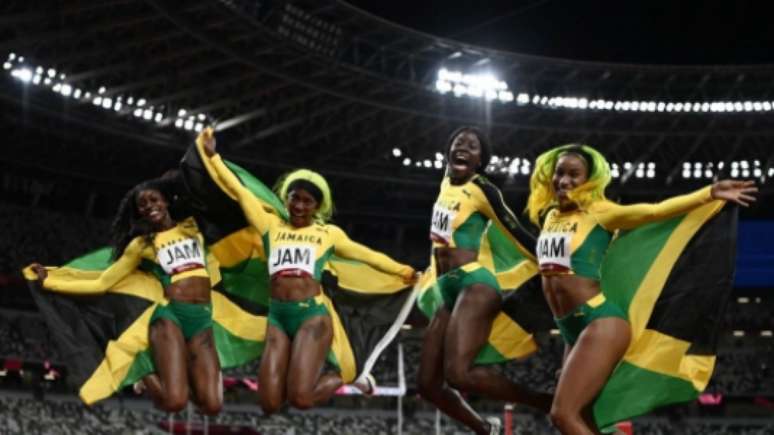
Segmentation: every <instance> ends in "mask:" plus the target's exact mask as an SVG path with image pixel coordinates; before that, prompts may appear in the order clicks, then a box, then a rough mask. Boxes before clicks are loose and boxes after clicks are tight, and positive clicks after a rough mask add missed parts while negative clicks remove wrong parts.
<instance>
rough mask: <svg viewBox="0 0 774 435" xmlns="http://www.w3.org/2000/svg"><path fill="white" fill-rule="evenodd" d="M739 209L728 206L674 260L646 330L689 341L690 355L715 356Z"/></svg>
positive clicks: (731, 270) (730, 281)
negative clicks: (675, 260)
mask: <svg viewBox="0 0 774 435" xmlns="http://www.w3.org/2000/svg"><path fill="white" fill-rule="evenodd" d="M737 223H738V208H737V207H732V206H726V207H725V208H724V209H723V210H721V211H720V213H718V214H717V215H716V216H714V217H713V218H712V219H711V220H710V221H709V222H707V223H706V224H705V225H704V226H703V227H702V228H701V229H700V230H699V231H698V232H697V233H696V235H694V237H693V238H692V239H691V241H690V242H689V243H688V245H687V246H686V247H685V251H684V252H683V254H682V255H681V256H680V257H679V258H678V260H677V262H676V263H675V265H674V267H673V269H672V272H671V273H670V275H669V278H668V279H667V281H666V284H665V285H664V289H663V290H662V292H661V295H660V297H659V298H658V300H657V301H656V305H655V307H654V309H653V314H652V315H651V317H650V321H649V322H648V324H647V328H648V329H652V330H656V331H659V332H661V333H664V334H667V335H669V336H672V337H675V338H678V339H681V340H685V341H688V342H690V343H691V346H690V348H689V350H688V353H689V354H694V355H714V354H715V353H716V352H715V351H716V348H717V340H718V337H719V332H720V328H721V327H722V326H723V325H722V323H723V319H724V315H723V313H724V312H725V310H726V306H727V304H728V301H729V298H730V296H731V291H732V288H733V282H734V267H735V264H736V230H737Z"/></svg>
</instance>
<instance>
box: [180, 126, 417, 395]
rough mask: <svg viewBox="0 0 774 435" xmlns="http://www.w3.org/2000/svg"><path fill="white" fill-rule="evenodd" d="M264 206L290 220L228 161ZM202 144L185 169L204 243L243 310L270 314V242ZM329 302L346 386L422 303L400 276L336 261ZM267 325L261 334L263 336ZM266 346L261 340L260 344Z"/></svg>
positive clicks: (326, 279) (334, 348)
mask: <svg viewBox="0 0 774 435" xmlns="http://www.w3.org/2000/svg"><path fill="white" fill-rule="evenodd" d="M224 162H225V163H226V165H227V166H228V167H229V169H231V170H232V171H233V172H234V174H235V175H236V176H237V177H238V178H239V179H240V181H241V182H242V183H243V184H244V185H245V187H247V188H248V189H249V190H250V191H251V192H252V193H253V194H254V195H255V197H256V198H257V199H258V200H259V201H260V202H261V203H262V204H263V206H264V208H265V209H266V210H267V211H269V212H271V213H275V214H277V215H278V216H280V217H281V218H283V219H287V211H286V210H285V207H284V205H283V204H282V202H281V201H280V199H279V198H277V196H276V195H274V193H273V192H272V191H271V189H269V188H268V187H266V186H265V185H264V184H263V183H261V182H260V181H259V180H257V179H256V178H255V177H253V176H252V175H251V174H250V173H249V172H248V171H246V170H244V169H243V168H240V167H239V166H237V165H235V164H233V163H231V162H228V161H224ZM210 165H211V163H210V161H209V159H208V158H207V157H206V156H204V154H203V149H202V144H201V142H200V141H199V140H197V143H196V146H194V147H191V148H190V149H189V151H188V152H187V153H186V155H185V156H184V157H183V160H182V162H181V165H180V169H181V175H182V178H183V180H184V185H185V187H186V190H187V192H186V193H187V195H188V196H189V198H188V201H187V202H188V203H189V204H190V205H191V207H192V208H193V210H194V215H195V216H196V217H197V223H198V225H199V228H200V230H201V231H202V234H203V235H204V237H205V241H206V242H207V243H208V245H209V246H210V249H211V251H212V252H213V254H214V255H215V257H216V258H217V259H218V261H219V262H220V266H221V272H222V275H223V288H224V289H226V291H228V292H229V293H230V294H231V295H232V297H234V298H235V299H238V300H240V301H241V302H242V303H243V304H249V305H250V306H254V307H259V308H260V309H261V310H262V312H264V313H266V312H267V310H268V304H269V284H270V283H269V275H268V267H267V264H266V261H267V258H266V252H265V251H264V246H263V240H262V239H261V237H260V235H259V234H258V232H257V231H256V230H255V229H253V228H252V227H251V226H250V225H249V224H248V222H247V220H246V219H245V217H244V213H243V212H242V209H241V207H240V205H239V204H238V203H237V201H236V200H235V199H234V198H232V197H231V196H229V193H228V190H227V189H225V188H224V187H223V186H221V185H220V180H219V179H218V178H217V176H216V174H215V172H214V169H213V168H212V167H211V166H210ZM321 284H322V288H323V299H324V302H325V304H326V306H327V308H328V311H329V313H330V314H331V319H332V321H333V343H332V345H331V352H330V353H329V360H330V362H332V363H333V364H334V365H336V366H337V367H338V368H339V370H340V373H341V376H342V378H343V380H344V382H346V383H349V382H352V381H354V380H355V379H356V378H357V377H358V376H364V375H367V374H368V373H369V372H370V370H371V368H372V366H373V364H374V362H375V361H376V358H377V357H378V356H379V353H380V352H381V351H382V350H383V349H384V348H385V347H386V346H387V345H388V344H389V342H390V341H392V339H393V338H394V337H395V336H396V335H397V333H398V331H399V330H400V326H401V325H402V324H403V322H404V321H405V319H406V317H407V316H408V314H409V312H410V311H411V308H412V306H413V303H414V300H415V298H416V296H415V292H414V291H413V288H412V287H407V286H406V284H404V283H403V281H402V280H401V279H400V278H399V277H396V276H392V275H388V274H385V273H383V272H380V271H378V270H376V269H374V268H372V267H370V266H368V265H366V264H365V263H362V262H359V261H356V260H350V259H343V258H339V257H336V256H335V255H334V256H332V257H331V259H330V260H329V262H328V264H327V265H326V266H325V269H324V271H323V277H322V280H321ZM264 328H265V322H264V325H262V326H261V333H263V332H264ZM259 341H260V343H257V344H259V345H262V340H259Z"/></svg>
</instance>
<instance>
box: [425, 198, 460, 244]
mask: <svg viewBox="0 0 774 435" xmlns="http://www.w3.org/2000/svg"><path fill="white" fill-rule="evenodd" d="M456 216H457V212H456V211H452V210H449V209H448V208H446V207H443V206H441V205H438V204H437V203H436V204H435V206H433V219H432V221H431V223H430V238H431V239H432V240H435V241H437V242H442V243H445V244H447V245H448V244H449V243H451V240H452V222H454V218H455V217H456Z"/></svg>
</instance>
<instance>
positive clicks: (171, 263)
mask: <svg viewBox="0 0 774 435" xmlns="http://www.w3.org/2000/svg"><path fill="white" fill-rule="evenodd" d="M156 260H157V261H158V263H159V265H160V266H161V268H162V269H164V272H165V273H166V274H167V275H174V274H177V273H181V272H185V271H186V270H191V269H198V268H203V267H204V264H205V263H204V249H202V246H201V245H200V244H199V241H198V240H197V239H182V240H178V241H176V242H173V243H170V244H168V245H166V246H164V247H162V248H160V249H159V250H158V252H157V253H156Z"/></svg>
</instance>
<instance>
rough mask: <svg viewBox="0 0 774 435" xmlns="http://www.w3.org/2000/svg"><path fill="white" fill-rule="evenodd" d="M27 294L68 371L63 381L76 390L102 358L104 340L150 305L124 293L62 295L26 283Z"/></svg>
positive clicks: (36, 284)
mask: <svg viewBox="0 0 774 435" xmlns="http://www.w3.org/2000/svg"><path fill="white" fill-rule="evenodd" d="M27 282H28V284H29V287H30V292H31V293H32V296H33V298H34V300H35V303H36V304H37V306H38V309H39V310H40V313H41V315H42V316H43V318H44V319H45V321H46V324H47V325H48V328H49V330H50V331H51V335H52V337H53V339H54V341H55V343H56V346H57V347H58V349H59V352H60V353H61V355H62V359H63V362H64V364H65V365H66V366H67V369H68V376H67V382H68V384H69V385H71V386H72V387H74V388H79V387H80V386H81V385H82V384H83V383H84V382H86V380H87V379H88V378H89V377H91V375H92V373H93V372H94V370H95V369H96V368H97V367H98V366H99V364H100V363H101V362H102V360H103V359H104V357H105V349H106V348H107V344H108V341H110V340H115V339H117V338H118V337H119V336H120V335H121V333H123V332H124V331H125V330H126V329H127V328H128V327H129V326H130V325H131V324H132V322H134V321H135V320H136V319H137V317H138V316H139V315H140V314H142V313H143V312H144V311H145V310H146V309H147V308H148V307H149V306H150V305H151V302H150V301H148V300H146V299H143V298H139V297H134V296H129V295H125V294H111V293H108V294H105V295H99V296H66V295H62V294H58V293H53V292H49V291H46V290H44V289H43V288H42V287H41V285H40V281H27Z"/></svg>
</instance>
